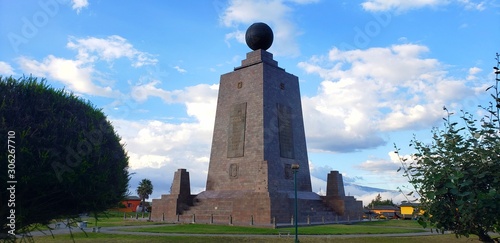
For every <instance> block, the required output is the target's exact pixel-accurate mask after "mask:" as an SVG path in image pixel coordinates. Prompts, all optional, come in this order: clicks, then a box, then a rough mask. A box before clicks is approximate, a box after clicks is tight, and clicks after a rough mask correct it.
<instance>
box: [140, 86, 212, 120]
mask: <svg viewBox="0 0 500 243" xmlns="http://www.w3.org/2000/svg"><path fill="white" fill-rule="evenodd" d="M159 85H161V83H160V82H159V81H153V82H150V83H147V84H141V85H137V86H134V87H132V92H131V94H132V98H133V99H134V100H136V101H139V102H144V101H145V100H147V99H148V98H149V97H159V98H161V99H162V100H163V101H164V102H165V103H168V104H171V103H182V104H184V105H185V106H186V112H187V114H188V115H189V116H191V117H195V118H196V119H197V121H199V122H200V125H201V127H200V129H204V130H207V129H213V124H214V120H215V109H216V105H217V92H218V90H219V85H215V84H214V85H208V84H198V85H195V86H189V87H186V88H185V89H184V90H174V91H168V90H164V89H161V88H159V87H157V86H159Z"/></svg>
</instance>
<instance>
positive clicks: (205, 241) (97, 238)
mask: <svg viewBox="0 0 500 243" xmlns="http://www.w3.org/2000/svg"><path fill="white" fill-rule="evenodd" d="M74 239H75V242H77V243H79V242H105V243H107V242H110V243H115V242H116V243H119V242H126V243H128V242H147V243H157V242H192V243H212V242H213V243H218V242H224V243H238V242H273V243H281V242H292V241H293V239H294V238H293V236H290V237H283V238H278V237H277V236H270V237H223V236H204V237H201V236H142V235H118V234H100V233H89V234H88V237H87V236H85V235H84V234H83V233H76V234H74ZM34 240H35V242H42V243H45V242H72V239H71V238H70V236H69V235H56V236H55V238H52V237H51V236H43V237H35V238H34ZM299 240H300V242H303V243H309V242H311V243H316V242H318V243H322V242H324V243H329V242H346V243H364V242H367V243H377V242H381V243H384V242H386V243H393V242H405V243H421V242H430V243H447V242H458V243H460V242H464V243H465V242H477V243H479V240H477V238H474V237H471V238H469V239H467V238H459V239H457V238H455V236H453V235H440V234H436V235H432V236H418V237H360V238H347V237H346V238H344V237H339V238H327V237H322V238H316V237H307V236H300V237H299Z"/></svg>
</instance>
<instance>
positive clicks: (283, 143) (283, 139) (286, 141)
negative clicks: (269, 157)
mask: <svg viewBox="0 0 500 243" xmlns="http://www.w3.org/2000/svg"><path fill="white" fill-rule="evenodd" d="M278 127H279V139H280V155H281V157H283V158H288V159H293V158H294V157H295V154H294V153H295V152H294V148H293V128H292V109H291V108H290V107H288V106H286V105H282V104H278Z"/></svg>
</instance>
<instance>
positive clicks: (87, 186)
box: [0, 76, 129, 233]
mask: <svg viewBox="0 0 500 243" xmlns="http://www.w3.org/2000/svg"><path fill="white" fill-rule="evenodd" d="M9 131H10V132H9ZM8 133H10V134H13V133H15V136H14V138H13V139H12V140H13V141H14V142H15V143H13V144H12V145H15V147H13V149H14V150H13V151H12V152H14V153H15V178H10V179H9V178H7V176H8V174H7V173H5V172H4V173H1V176H0V177H1V181H2V183H6V181H8V180H12V179H15V180H16V181H17V183H16V184H15V188H16V190H15V207H7V205H6V204H5V202H2V204H1V205H2V208H1V211H0V218H1V219H0V222H1V226H2V229H3V230H5V228H6V227H7V223H8V222H6V215H7V214H8V213H10V211H9V210H11V209H14V210H15V217H16V220H15V221H16V222H15V226H16V227H15V228H16V232H18V233H20V232H22V230H23V229H26V227H27V226H29V225H31V224H35V223H38V224H47V223H48V222H49V221H50V220H52V219H55V218H74V217H76V216H77V215H78V214H79V213H84V212H87V213H96V212H101V211H104V210H106V209H108V208H110V207H114V206H115V205H117V203H118V202H119V201H120V200H121V199H123V198H124V196H125V193H126V191H127V187H128V181H129V173H128V171H127V167H128V156H127V155H126V153H125V151H124V149H123V146H122V144H120V138H119V136H118V135H117V134H116V133H115V131H114V129H113V127H112V125H111V123H110V122H109V121H108V120H107V119H106V116H105V115H104V114H103V113H102V111H101V110H99V109H97V108H95V107H94V106H93V105H92V104H90V103H89V102H87V101H84V100H83V99H81V98H79V97H77V96H75V95H73V94H71V93H68V92H67V91H65V90H56V89H54V88H51V87H49V86H48V85H47V84H46V82H45V81H44V80H42V81H41V82H39V81H37V79H36V78H33V77H23V78H20V79H19V80H15V79H13V78H12V77H10V78H5V77H1V76H0V136H1V137H2V138H1V141H2V144H5V145H3V146H2V148H3V149H4V151H1V152H0V167H1V168H2V171H5V169H6V168H7V166H8V164H7V153H6V152H5V149H7V144H6V143H7V134H8ZM3 188H6V185H5V184H4V186H3ZM9 196H10V195H9V194H7V192H6V191H5V190H1V197H0V198H2V200H4V199H7V198H9Z"/></svg>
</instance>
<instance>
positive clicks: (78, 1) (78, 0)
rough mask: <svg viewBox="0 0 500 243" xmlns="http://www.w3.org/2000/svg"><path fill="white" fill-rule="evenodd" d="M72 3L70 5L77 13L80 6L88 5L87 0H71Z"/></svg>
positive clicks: (80, 8)
mask: <svg viewBox="0 0 500 243" xmlns="http://www.w3.org/2000/svg"><path fill="white" fill-rule="evenodd" d="M71 3H72V4H73V5H72V6H71V7H72V8H73V9H74V10H76V12H77V13H80V10H82V8H85V7H87V6H89V2H88V1H87V0H71Z"/></svg>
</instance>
